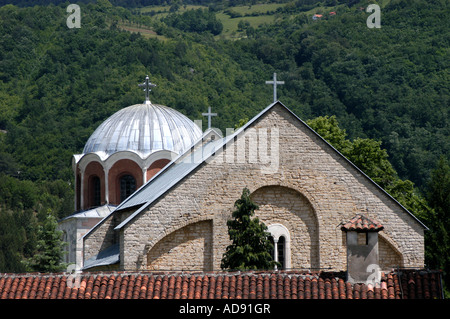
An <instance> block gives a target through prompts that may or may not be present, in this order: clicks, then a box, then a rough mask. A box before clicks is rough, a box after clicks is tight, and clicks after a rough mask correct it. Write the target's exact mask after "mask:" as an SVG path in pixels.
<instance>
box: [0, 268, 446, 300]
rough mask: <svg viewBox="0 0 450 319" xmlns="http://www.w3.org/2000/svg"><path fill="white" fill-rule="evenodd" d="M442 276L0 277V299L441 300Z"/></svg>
mask: <svg viewBox="0 0 450 319" xmlns="http://www.w3.org/2000/svg"><path fill="white" fill-rule="evenodd" d="M440 276H441V274H440V273H439V272H433V271H411V270H408V271H404V270H403V271H399V272H392V273H388V274H383V275H382V280H381V283H380V284H379V285H376V286H372V285H365V284H354V285H352V284H350V283H348V282H345V274H344V273H342V272H341V273H325V272H321V273H309V274H305V273H295V272H243V273H197V274H187V273H166V274H156V273H145V272H142V273H126V272H123V273H122V272H114V273H81V274H78V275H76V276H73V275H72V276H71V275H68V274H3V275H0V298H1V299H415V298H421V299H422V298H423V299H440V298H442V287H441V277H440Z"/></svg>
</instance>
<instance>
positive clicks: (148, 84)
mask: <svg viewBox="0 0 450 319" xmlns="http://www.w3.org/2000/svg"><path fill="white" fill-rule="evenodd" d="M155 86H156V84H153V83H151V82H150V80H149V78H148V75H147V76H146V77H145V82H144V83H142V84H139V87H143V88H144V92H145V104H151V102H150V98H149V94H150V91H151V87H155Z"/></svg>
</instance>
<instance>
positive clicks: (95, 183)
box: [90, 176, 102, 207]
mask: <svg viewBox="0 0 450 319" xmlns="http://www.w3.org/2000/svg"><path fill="white" fill-rule="evenodd" d="M90 188H91V189H90V193H91V194H90V204H91V205H90V206H91V207H97V206H100V205H101V201H102V197H101V196H102V195H101V186H100V178H99V177H98V176H92V177H91V185H90Z"/></svg>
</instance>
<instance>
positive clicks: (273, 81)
mask: <svg viewBox="0 0 450 319" xmlns="http://www.w3.org/2000/svg"><path fill="white" fill-rule="evenodd" d="M266 84H273V102H274V103H275V102H276V101H277V84H284V81H277V74H276V73H274V74H273V80H272V81H266Z"/></svg>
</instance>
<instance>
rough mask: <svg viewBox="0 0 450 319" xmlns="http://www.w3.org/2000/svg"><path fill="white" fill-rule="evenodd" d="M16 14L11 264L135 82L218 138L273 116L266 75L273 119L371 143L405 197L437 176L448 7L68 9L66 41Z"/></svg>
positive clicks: (305, 0) (41, 19)
mask: <svg viewBox="0 0 450 319" xmlns="http://www.w3.org/2000/svg"><path fill="white" fill-rule="evenodd" d="M41 2H42V1H41ZM0 3H2V4H3V3H8V1H3V2H0ZM15 3H16V4H18V5H20V7H19V6H14V5H10V4H8V5H4V6H2V7H0V130H1V131H0V194H1V203H0V219H1V220H0V222H2V221H4V223H3V224H4V225H7V224H8V225H14V227H9V229H15V233H20V234H21V235H20V236H21V237H20V238H21V239H20V242H17V247H16V248H11V245H9V246H8V247H9V248H1V249H0V250H3V249H9V250H11V254H12V255H14V256H16V257H17V260H20V258H22V257H23V256H25V255H27V254H28V255H30V254H31V253H32V252H33V251H34V249H35V247H34V246H33V245H32V242H33V238H34V237H33V236H34V235H32V234H35V232H33V230H36V229H37V228H38V226H39V225H41V224H43V223H44V221H45V220H46V216H47V214H48V212H49V211H50V212H52V214H53V215H55V216H57V217H59V218H60V217H63V216H66V215H68V214H70V213H72V209H73V208H72V207H73V204H72V202H73V186H72V183H73V176H72V175H73V173H72V169H71V159H72V155H73V154H77V153H80V152H81V151H82V149H83V146H84V143H85V142H86V141H87V139H88V137H89V136H90V134H91V133H92V132H93V131H94V129H95V128H96V127H97V126H98V125H99V124H100V123H101V122H102V121H103V120H105V119H106V118H107V117H108V116H109V115H111V114H113V113H114V112H116V111H117V110H119V109H121V108H123V107H126V106H128V105H131V104H135V103H140V102H142V100H143V98H144V97H143V94H142V91H141V90H140V89H139V87H138V84H139V83H141V82H142V81H143V79H144V78H145V75H147V74H148V75H149V76H150V78H151V81H152V82H153V83H156V84H157V87H156V88H155V89H154V90H153V91H152V96H151V100H152V101H154V102H155V103H159V104H164V105H168V106H170V107H173V108H175V109H177V110H179V111H180V112H182V113H184V114H186V115H187V116H189V117H190V118H191V119H201V118H202V116H201V113H202V112H205V111H206V110H207V107H208V106H211V107H212V108H213V111H214V112H217V113H218V114H219V116H218V117H216V118H214V119H213V125H214V126H216V127H219V128H220V129H222V131H223V132H225V128H227V127H234V126H235V125H236V124H237V123H239V121H240V120H242V119H246V118H247V119H248V118H251V117H252V116H254V115H255V114H257V113H258V112H259V111H260V110H262V109H263V108H264V107H266V106H267V105H268V104H270V103H271V102H272V88H271V87H270V86H268V85H266V84H265V81H266V80H270V79H271V77H272V74H273V72H277V75H278V79H279V80H283V81H285V84H284V85H282V86H279V90H278V97H279V99H280V100H281V101H282V102H283V103H284V104H285V105H286V106H287V107H289V108H290V109H291V110H293V111H294V112H295V113H296V114H297V115H298V116H300V117H301V118H302V119H303V120H311V119H314V118H317V117H319V116H335V119H336V121H337V122H338V123H339V126H340V127H341V128H343V129H345V131H346V133H347V136H346V138H347V139H348V140H349V141H356V140H357V139H358V138H360V139H371V140H373V141H378V142H379V143H378V144H377V145H381V146H380V147H381V148H382V149H385V150H386V154H388V157H387V158H388V159H389V161H390V163H391V164H392V166H393V169H395V172H394V173H393V174H395V175H398V178H400V179H402V180H411V181H412V182H413V183H414V185H415V188H413V187H412V186H411V185H413V184H408V185H410V186H408V187H409V188H408V191H411V192H414V193H415V194H418V195H421V196H422V197H423V198H426V199H429V198H431V197H430V196H431V195H429V193H430V189H432V188H431V186H430V185H434V186H433V187H435V188H434V189H436V187H437V188H439V186H436V185H437V184H436V183H438V182H436V181H437V180H439V179H438V178H435V179H434V182H433V183H431V182H430V181H431V176H432V172H434V174H435V175H436V176H437V175H439V174H438V173H436V172H441V173H442V172H446V170H447V168H448V165H447V164H446V163H447V162H446V161H448V158H449V147H450V143H449V136H450V134H449V130H450V125H449V114H448V111H449V104H450V103H449V102H450V101H449V87H450V86H449V82H450V77H449V61H450V59H449V57H450V55H449V33H448V30H449V29H450V28H449V27H450V26H449V24H450V22H449V21H450V16H449V13H450V10H449V3H448V1H445V0H408V1H407V0H390V1H388V0H384V1H338V0H324V1H313V0H296V1H295V0H294V1H287V2H284V1H281V2H276V3H278V4H279V5H276V6H267V5H266V6H265V7H262V6H261V7H258V4H257V3H256V1H252V2H250V1H235V2H232V1H186V2H180V1H178V2H175V1H173V2H171V1H168V2H163V1H155V2H151V3H154V4H158V5H168V9H167V12H166V11H164V14H158V13H157V11H158V10H159V9H157V8H156V7H155V6H152V7H144V8H143V6H146V5H148V3H150V2H149V1H147V2H146V1H135V2H133V3H135V5H136V6H138V8H137V7H136V8H132V7H128V8H124V7H118V6H115V5H113V4H117V5H125V2H123V3H120V1H111V2H108V1H107V0H99V1H96V2H95V1H84V2H83V1H81V2H79V4H80V8H81V28H72V29H70V28H68V27H67V25H66V19H67V17H68V15H69V13H67V12H66V7H67V5H68V4H69V3H68V2H62V1H54V3H55V4H50V5H45V6H44V5H39V6H30V5H31V4H36V3H38V2H36V1H25V0H24V1H15ZM46 3H48V2H46ZM112 3H113V4H112ZM126 3H128V4H129V5H130V3H131V2H128V1H126ZM274 3H275V2H274ZM369 3H379V4H380V6H381V28H379V29H376V28H374V29H371V28H368V27H367V25H366V20H367V18H368V17H369V15H370V13H366V12H365V10H364V8H365V7H366V6H367V4H369ZM39 4H41V3H39ZM190 4H195V5H196V6H191V7H190V6H189V5H190ZM243 4H245V6H246V7H244V6H242V5H243ZM130 6H131V5H130ZM258 8H259V9H258ZM274 8H275V9H274ZM189 9H192V10H196V11H195V13H186V12H188V11H189ZM164 10H166V9H164ZM330 12H335V13H336V14H330ZM314 14H320V15H322V17H321V18H319V19H317V20H313V19H312V17H313V15H314ZM193 19H196V20H197V21H203V20H204V21H206V22H205V25H204V27H203V28H197V27H198V26H197V25H193V24H192V20H193ZM207 21H211V24H208V23H207ZM220 26H221V27H220ZM237 26H238V27H237ZM233 27H236V29H233V30H232V28H233ZM127 30H128V31H127ZM130 31H135V32H130ZM136 31H139V32H140V33H137V32H136ZM204 127H205V126H204ZM352 143H354V144H352V145H356V142H352ZM371 145H372V144H371ZM441 156H442V161H441V164H440V166H438V161H439V159H440V157H441ZM361 162H363V161H361ZM446 165H447V166H446ZM437 168H439V169H438V170H436V169H437ZM441 181H442V179H441ZM444 181H445V179H444ZM430 183H431V184H430ZM440 183H444V182H440ZM397 186H398V185H397ZM442 187H444V185H442ZM444 197H445V196H444ZM447 198H448V194H447ZM445 200H447V201H448V199H444V200H441V201H440V203H441V204H436V205H442V202H445ZM437 202H439V201H437ZM434 203H435V202H434ZM428 204H430V205H431V202H429V203H428ZM424 205H427V203H425V204H424ZM433 205H435V204H433ZM433 205H431V206H433ZM432 208H434V206H433V207H432ZM5 212H9V213H8V214H6V213H5ZM447 218H448V217H447ZM30 221H33V222H30ZM0 228H1V226H0ZM6 228H8V227H3V228H2V229H3V230H2V231H3V233H1V232H0V237H1V238H0V245H1V242H2V241H3V242H5V241H7V240H8V239H7V238H12V237H11V236H10V233H8V232H7V231H6V230H5V229H6ZM8 236H9V237H8ZM13 237H14V236H13ZM16 241H17V240H16ZM14 245H16V244H14ZM2 247H3V246H2ZM5 258H6V257H5ZM6 259H7V258H6ZM19 264H20V262H17V263H16V266H14V267H18V268H17V269H19V268H20V267H21V266H17V265H19ZM0 265H2V260H1V258H0ZM10 267H12V268H9V269H15V268H14V267H13V266H10ZM21 269H22V270H23V268H21Z"/></svg>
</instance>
